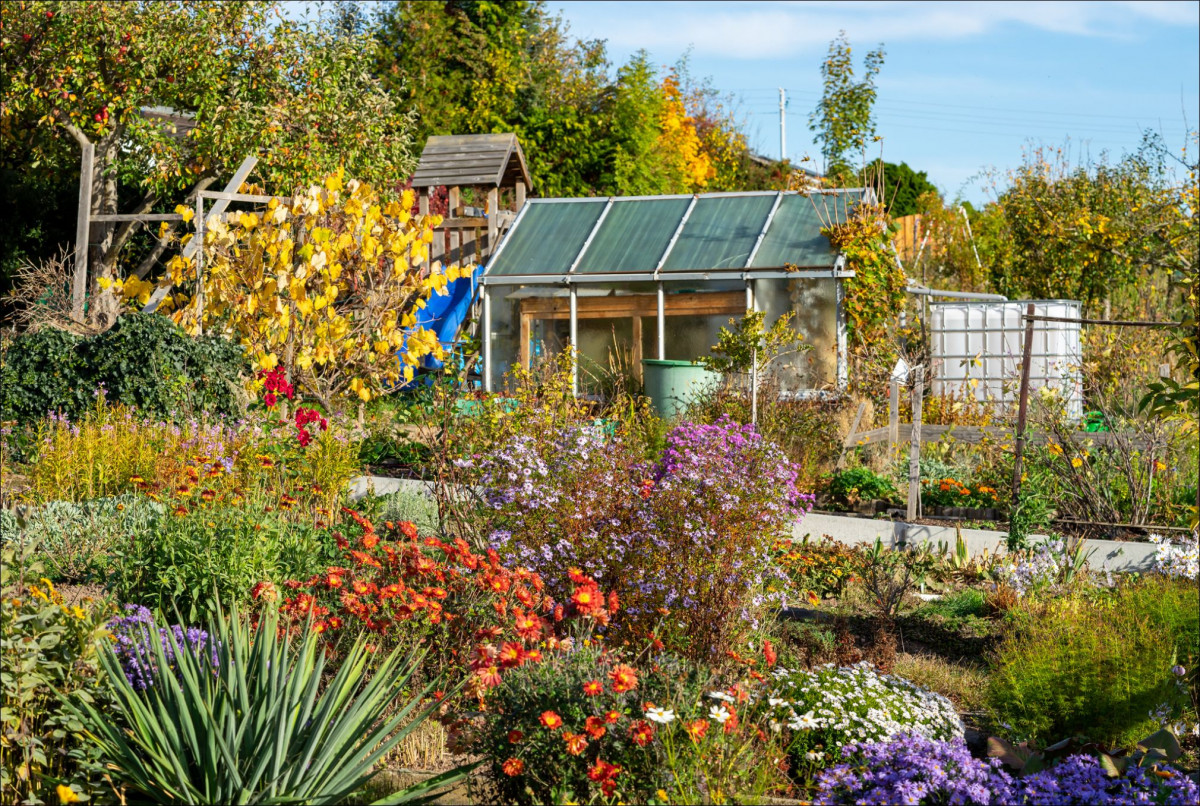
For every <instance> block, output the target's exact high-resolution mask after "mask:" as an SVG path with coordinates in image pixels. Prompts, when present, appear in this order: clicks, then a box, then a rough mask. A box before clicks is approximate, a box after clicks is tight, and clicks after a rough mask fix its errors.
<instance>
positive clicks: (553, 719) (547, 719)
mask: <svg viewBox="0 0 1200 806" xmlns="http://www.w3.org/2000/svg"><path fill="white" fill-rule="evenodd" d="M538 721H539V722H541V723H542V725H543V727H546V728H549V729H550V730H558V729H559V728H561V727H562V725H563V721H562V717H561V716H559V715H558V714H556V713H554V712H553V711H542V715H541V716H540V717H538Z"/></svg>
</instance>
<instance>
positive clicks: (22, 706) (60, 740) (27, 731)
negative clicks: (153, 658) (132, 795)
mask: <svg viewBox="0 0 1200 806" xmlns="http://www.w3.org/2000/svg"><path fill="white" fill-rule="evenodd" d="M2 556H3V567H2V568H0V580H2V584H0V588H2V592H0V595H2V596H3V599H2V601H0V656H3V659H4V673H3V674H2V675H0V694H2V696H3V704H2V707H0V801H3V802H5V803H18V802H19V803H44V802H47V801H49V800H52V799H57V798H58V795H57V794H56V793H55V790H56V788H57V787H58V786H60V785H61V786H68V787H70V788H71V789H72V791H73V792H74V793H75V794H76V795H77V796H80V797H81V798H92V799H94V798H96V797H97V796H99V795H102V794H108V795H109V799H110V800H111V799H114V798H112V795H113V788H112V787H111V786H109V785H108V784H107V783H106V782H105V781H104V777H105V774H106V770H105V768H104V760H103V758H102V757H101V754H100V753H99V752H98V751H97V750H96V748H95V747H93V746H92V745H90V744H88V743H87V742H86V740H85V739H84V738H83V736H82V735H81V734H82V732H83V728H84V726H83V723H82V722H81V721H80V720H79V718H78V716H77V715H76V714H75V713H74V712H73V711H72V710H70V709H69V708H68V707H67V706H65V705H64V701H67V702H75V703H78V702H84V703H92V704H94V705H95V706H96V707H97V708H99V709H101V710H104V711H109V716H108V719H109V721H110V722H113V717H112V714H111V710H110V707H109V706H110V705H111V699H110V697H109V693H108V689H107V687H106V686H105V685H104V684H103V678H102V676H101V675H100V674H99V670H98V665H97V663H98V661H97V651H96V642H97V640H99V639H100V638H101V637H102V636H104V635H106V634H107V631H106V630H105V626H104V625H105V621H106V620H107V617H108V615H109V613H110V610H109V608H107V607H105V606H102V605H96V604H93V603H92V602H90V601H84V602H81V603H79V604H78V605H74V606H70V605H67V604H66V603H65V602H64V601H63V598H62V596H60V595H59V594H58V592H57V591H55V590H54V585H53V584H52V583H50V582H49V580H46V579H39V580H38V581H37V582H33V581H32V580H33V579H35V578H36V577H37V575H38V574H40V573H41V569H40V567H39V566H38V564H37V563H36V562H33V561H31V558H30V556H29V550H28V549H25V550H23V551H18V550H17V548H16V546H15V545H13V544H6V545H5V546H4V549H3V554H2Z"/></svg>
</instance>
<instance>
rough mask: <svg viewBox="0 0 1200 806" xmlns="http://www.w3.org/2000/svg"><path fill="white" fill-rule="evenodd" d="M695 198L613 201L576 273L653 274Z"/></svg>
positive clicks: (671, 197)
mask: <svg viewBox="0 0 1200 806" xmlns="http://www.w3.org/2000/svg"><path fill="white" fill-rule="evenodd" d="M691 203H692V200H691V197H675V196H669V197H665V198H661V199H613V205H612V207H611V208H609V211H608V215H606V216H604V220H603V221H602V222H601V223H600V226H599V227H598V228H597V230H596V234H595V235H594V236H593V237H592V242H591V243H590V244H588V247H587V250H586V251H584V253H583V257H582V259H581V260H580V261H579V265H578V266H576V267H575V271H576V272H578V273H582V274H600V273H604V274H609V273H618V272H620V273H628V274H641V273H646V274H651V273H653V271H654V269H655V267H656V266H658V261H659V260H660V259H662V256H663V253H664V252H665V251H666V250H667V245H668V244H669V243H670V242H671V236H673V235H674V234H675V230H677V229H678V228H679V222H680V220H682V219H683V214H684V213H685V212H687V209H688V207H689V206H690V205H691Z"/></svg>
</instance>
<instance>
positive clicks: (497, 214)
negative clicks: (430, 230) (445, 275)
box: [412, 134, 533, 265]
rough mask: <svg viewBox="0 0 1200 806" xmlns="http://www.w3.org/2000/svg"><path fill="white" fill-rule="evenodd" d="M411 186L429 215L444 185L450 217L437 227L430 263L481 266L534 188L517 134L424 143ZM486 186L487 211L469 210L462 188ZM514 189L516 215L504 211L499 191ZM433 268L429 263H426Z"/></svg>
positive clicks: (463, 136)
mask: <svg viewBox="0 0 1200 806" xmlns="http://www.w3.org/2000/svg"><path fill="white" fill-rule="evenodd" d="M412 186H413V187H414V188H416V189H417V190H418V194H419V195H418V201H417V205H418V210H419V211H420V213H421V215H428V214H429V191H430V188H435V187H445V188H446V190H447V194H448V207H449V215H448V216H447V217H446V219H445V220H444V221H443V222H442V225H441V226H440V227H438V231H439V235H440V237H436V236H435V237H434V240H433V244H432V248H431V249H430V256H429V259H430V261H437V260H441V261H443V262H447V263H467V262H471V261H474V262H482V261H483V260H485V259H487V258H489V257H490V256H491V255H492V253H493V252H494V251H495V250H496V246H497V244H498V243H499V240H500V236H501V235H503V233H504V232H505V231H507V230H508V228H509V227H511V226H512V224H513V222H514V221H515V220H516V211H519V210H520V209H521V208H522V207H523V206H524V205H525V195H526V193H527V192H529V190H530V189H531V188H532V187H533V185H532V182H531V181H530V179H529V168H528V166H527V165H526V163H525V152H524V151H522V150H521V143H520V141H518V140H517V136H516V135H515V134H453V135H435V136H433V137H430V138H429V140H428V141H427V142H426V143H425V148H424V150H423V151H422V152H421V159H420V162H419V163H418V164H417V170H416V171H415V172H414V173H413V176H412ZM464 187H472V188H481V189H482V188H486V189H487V208H486V209H485V210H483V211H479V210H476V209H474V208H467V207H464V206H463V204H462V198H461V197H462V188H464ZM507 188H511V189H512V190H513V200H514V206H515V208H516V210H515V211H507V210H501V209H500V191H501V190H503V189H507ZM426 265H428V264H426Z"/></svg>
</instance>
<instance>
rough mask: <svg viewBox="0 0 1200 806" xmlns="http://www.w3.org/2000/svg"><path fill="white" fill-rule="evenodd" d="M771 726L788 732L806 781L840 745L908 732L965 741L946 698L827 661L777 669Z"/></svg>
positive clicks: (770, 696)
mask: <svg viewBox="0 0 1200 806" xmlns="http://www.w3.org/2000/svg"><path fill="white" fill-rule="evenodd" d="M765 689H766V697H767V703H768V705H769V706H770V711H769V713H768V725H769V727H770V729H771V731H772V732H773V733H776V734H781V735H782V736H783V737H784V739H785V741H786V744H787V747H788V753H789V756H790V757H791V760H792V770H793V774H794V775H795V776H796V777H797V778H800V779H808V778H811V776H812V775H813V773H815V772H816V771H817V770H819V769H821V768H822V767H824V766H825V765H826V764H828V763H830V762H832V761H833V760H834V759H835V758H836V756H837V752H838V748H840V747H842V746H844V745H847V744H851V743H861V742H880V741H885V740H887V739H891V738H893V737H895V736H898V735H900V734H902V733H906V732H907V733H913V734H916V735H920V736H924V737H926V738H929V739H955V738H958V739H961V738H962V736H963V732H964V727H963V723H962V720H961V719H959V717H958V714H957V712H956V711H955V709H954V705H953V704H952V703H951V702H950V700H948V699H947V698H946V697H943V696H942V695H941V694H937V693H935V692H932V691H928V690H926V689H923V688H921V687H920V686H917V685H915V684H914V683H911V682H909V681H907V680H905V679H903V678H900V677H895V676H893V675H886V674H881V673H879V672H878V671H876V670H875V669H873V668H872V667H871V665H870V664H868V663H865V662H864V663H858V664H855V665H853V666H835V665H833V664H827V665H825V666H819V667H817V668H816V669H813V670H811V671H789V670H787V669H782V668H781V669H776V670H775V671H773V672H772V673H771V677H770V678H769V680H768V682H767V683H766V685H765Z"/></svg>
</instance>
